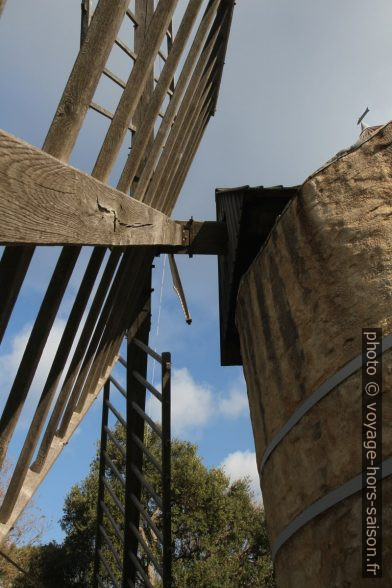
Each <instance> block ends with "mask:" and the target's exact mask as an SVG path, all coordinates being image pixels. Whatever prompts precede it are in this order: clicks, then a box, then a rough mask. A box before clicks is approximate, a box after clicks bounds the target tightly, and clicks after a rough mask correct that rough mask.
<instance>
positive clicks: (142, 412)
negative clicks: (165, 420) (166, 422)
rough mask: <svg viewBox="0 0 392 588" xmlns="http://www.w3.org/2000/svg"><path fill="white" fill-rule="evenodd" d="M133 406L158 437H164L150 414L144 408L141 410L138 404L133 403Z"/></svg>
mask: <svg viewBox="0 0 392 588" xmlns="http://www.w3.org/2000/svg"><path fill="white" fill-rule="evenodd" d="M132 406H133V408H134V409H135V410H136V412H137V413H138V414H139V415H140V416H141V417H142V419H143V420H144V421H145V422H146V423H148V424H149V426H150V427H151V429H152V430H153V431H154V432H155V433H156V434H157V435H158V437H162V431H161V429H160V428H159V427H158V426H157V425H156V424H155V423H154V421H153V420H152V419H151V418H150V417H149V416H148V414H147V413H146V412H145V411H144V410H143V409H142V408H140V406H138V405H137V404H136V402H132Z"/></svg>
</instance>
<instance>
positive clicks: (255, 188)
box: [215, 184, 301, 194]
mask: <svg viewBox="0 0 392 588" xmlns="http://www.w3.org/2000/svg"><path fill="white" fill-rule="evenodd" d="M300 187H301V185H300V184H299V185H296V186H282V185H279V186H252V187H251V186H249V185H246V186H238V187H236V188H216V189H215V194H230V193H234V192H253V191H254V192H260V191H261V190H281V191H284V190H298V188H300Z"/></svg>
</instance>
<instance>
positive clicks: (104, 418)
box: [93, 382, 110, 588]
mask: <svg viewBox="0 0 392 588" xmlns="http://www.w3.org/2000/svg"><path fill="white" fill-rule="evenodd" d="M109 395H110V384H109V382H106V384H105V386H104V389H103V402H102V422H101V447H100V450H99V477H98V501H97V527H96V532H95V554H94V577H93V588H97V586H98V584H97V578H98V573H99V557H98V552H99V550H100V549H101V544H102V542H101V537H100V534H99V527H100V525H101V524H102V521H103V513H102V508H101V503H103V500H104V494H105V489H104V484H103V481H102V480H103V477H104V475H105V462H104V459H103V455H104V452H105V451H106V447H107V437H106V433H105V428H106V427H107V425H108V416H109V412H108V407H107V403H106V401H107V400H109Z"/></svg>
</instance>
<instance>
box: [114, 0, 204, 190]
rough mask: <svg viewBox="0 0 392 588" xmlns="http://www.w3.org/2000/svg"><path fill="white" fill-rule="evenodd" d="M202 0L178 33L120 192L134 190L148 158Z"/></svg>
mask: <svg viewBox="0 0 392 588" xmlns="http://www.w3.org/2000/svg"><path fill="white" fill-rule="evenodd" d="M201 4H202V0H192V1H191V2H190V3H189V5H188V8H187V10H186V12H185V14H184V17H183V19H182V22H181V24H180V27H179V29H178V32H177V35H176V38H175V41H174V43H173V46H172V48H171V50H170V52H169V56H168V59H167V61H166V63H165V65H164V67H163V69H162V72H161V75H160V76H159V80H158V84H157V86H156V87H155V89H154V93H153V95H152V97H151V100H150V103H149V104H148V107H147V109H146V112H145V115H144V117H143V120H142V123H141V125H140V128H139V130H138V132H137V133H136V135H135V137H134V140H133V142H132V150H131V153H130V155H129V157H128V160H127V162H126V165H125V167H124V171H123V173H122V175H121V178H120V181H119V183H118V188H119V190H122V191H124V192H126V191H127V190H128V189H129V187H130V186H131V184H132V182H133V180H134V179H135V176H136V174H137V170H138V168H139V165H140V162H141V160H142V158H143V155H144V154H145V149H146V146H147V143H148V137H149V136H150V133H151V131H152V130H153V129H154V124H155V120H156V117H157V115H158V113H159V109H160V107H161V104H162V102H163V99H164V98H165V95H166V92H167V90H168V89H169V88H170V83H171V81H172V79H173V76H174V73H175V71H176V68H177V66H178V63H179V60H180V58H181V55H182V53H183V51H184V47H185V45H186V42H187V40H188V37H189V35H190V33H191V30H192V27H193V24H194V22H195V19H196V17H197V14H198V12H199V10H200V6H201Z"/></svg>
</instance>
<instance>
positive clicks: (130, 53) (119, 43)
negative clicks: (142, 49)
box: [114, 39, 137, 61]
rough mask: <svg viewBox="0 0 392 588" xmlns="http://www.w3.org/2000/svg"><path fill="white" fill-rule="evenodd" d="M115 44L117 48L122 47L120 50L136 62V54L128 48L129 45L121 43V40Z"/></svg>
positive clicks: (117, 40)
mask: <svg viewBox="0 0 392 588" xmlns="http://www.w3.org/2000/svg"><path fill="white" fill-rule="evenodd" d="M114 43H115V44H116V45H117V47H120V49H121V50H122V51H124V53H125V54H126V55H128V57H130V58H131V59H132V60H133V61H136V59H137V55H136V53H135V52H134V51H133V50H132V49H131V48H130V47H128V45H127V44H126V43H124V41H121V39H116V40H115V41H114Z"/></svg>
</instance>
